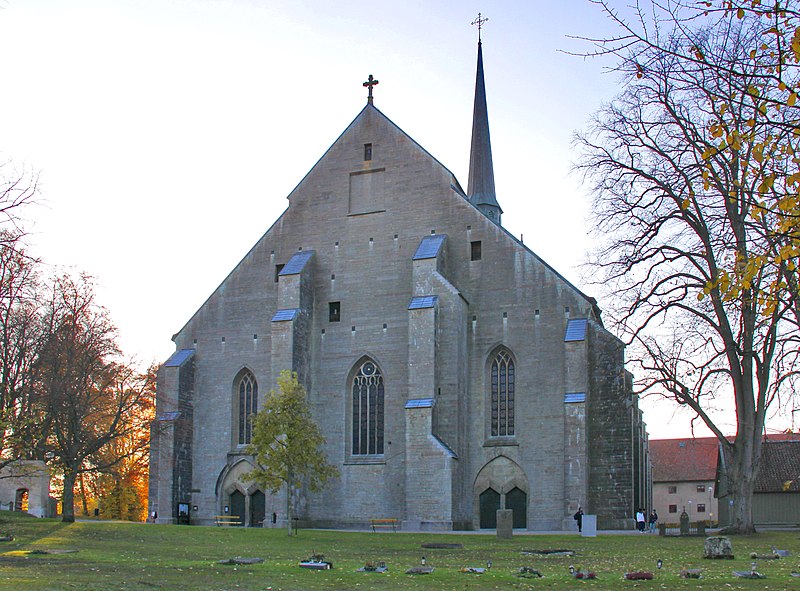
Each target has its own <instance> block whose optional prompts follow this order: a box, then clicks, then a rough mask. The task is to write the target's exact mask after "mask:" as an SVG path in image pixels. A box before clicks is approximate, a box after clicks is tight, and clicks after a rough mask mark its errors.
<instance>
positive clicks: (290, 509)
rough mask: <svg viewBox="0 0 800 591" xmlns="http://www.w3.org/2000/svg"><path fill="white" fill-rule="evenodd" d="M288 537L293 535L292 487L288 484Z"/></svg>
mask: <svg viewBox="0 0 800 591" xmlns="http://www.w3.org/2000/svg"><path fill="white" fill-rule="evenodd" d="M286 535H288V536H291V535H292V486H291V484H289V483H288V482H287V483H286Z"/></svg>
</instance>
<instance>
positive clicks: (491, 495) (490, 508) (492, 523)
mask: <svg viewBox="0 0 800 591" xmlns="http://www.w3.org/2000/svg"><path fill="white" fill-rule="evenodd" d="M499 508H500V493H499V492H497V491H496V490H494V489H493V488H487V489H486V490H485V491H483V492H482V493H481V496H480V516H481V517H480V519H481V529H494V528H496V527H497V510H498V509H499Z"/></svg>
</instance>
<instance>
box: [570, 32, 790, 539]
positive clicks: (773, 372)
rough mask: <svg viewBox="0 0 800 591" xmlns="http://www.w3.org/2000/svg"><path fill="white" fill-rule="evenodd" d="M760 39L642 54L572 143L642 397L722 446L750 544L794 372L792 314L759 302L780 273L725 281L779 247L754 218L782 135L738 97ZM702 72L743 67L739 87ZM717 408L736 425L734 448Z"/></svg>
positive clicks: (728, 39) (599, 263)
mask: <svg viewBox="0 0 800 591" xmlns="http://www.w3.org/2000/svg"><path fill="white" fill-rule="evenodd" d="M682 26H683V24H680V26H678V25H676V27H677V28H676V30H675V31H673V34H672V35H666V37H661V39H662V41H663V43H664V44H665V45H666V46H667V48H668V49H669V47H673V49H675V48H677V47H679V46H680V44H681V43H683V42H684V40H685V36H683V34H682V30H681V29H680V27H682ZM759 33H760V29H758V28H757V27H756V26H755V25H754V24H753V23H752V21H748V20H747V19H744V20H741V21H738V20H736V19H729V20H727V21H723V22H721V23H717V25H716V26H715V27H713V28H710V29H703V30H698V31H693V33H692V38H693V40H694V43H695V48H696V50H697V51H698V52H701V53H702V54H703V56H704V59H703V60H696V61H693V62H687V61H686V60H684V59H682V58H681V56H680V55H676V54H677V53H679V52H677V50H676V51H670V50H667V51H663V50H662V49H661V48H660V46H658V45H656V46H646V45H644V46H642V45H634V46H633V48H632V49H630V50H631V51H632V53H631V54H629V55H628V57H629V61H628V62H625V64H624V65H623V67H621V68H620V69H621V71H624V72H625V73H626V75H627V77H626V79H625V85H626V86H625V90H624V91H623V93H622V94H621V95H620V96H619V97H617V98H616V99H615V100H614V101H613V102H612V103H611V104H609V105H607V106H605V107H604V108H603V109H602V110H601V111H600V112H599V113H598V114H597V116H596V118H595V119H594V121H593V123H592V126H591V129H590V131H589V132H588V133H586V134H584V135H580V136H578V138H577V143H578V145H579V146H580V147H581V148H582V159H581V160H580V163H579V164H578V168H579V170H582V171H583V172H584V173H585V175H586V178H587V179H588V180H589V182H591V184H592V189H593V195H594V207H593V217H594V220H595V227H596V231H597V237H598V239H599V241H600V244H601V247H600V248H599V250H598V251H597V254H596V257H594V258H595V260H594V261H593V264H594V265H595V266H596V268H597V269H598V270H599V271H598V272H599V273H600V277H599V279H600V282H602V283H603V284H604V285H605V286H606V287H607V288H608V289H609V290H610V291H611V292H612V293H613V294H614V295H615V296H616V299H617V301H618V303H619V305H618V308H617V310H616V311H615V314H616V318H615V321H616V325H617V327H618V329H619V330H620V332H621V333H623V334H624V335H625V337H626V338H627V340H628V342H629V343H631V345H632V346H631V347H630V351H631V353H632V354H633V355H634V356H636V357H637V359H635V361H636V362H637V363H638V364H639V371H637V372H635V373H636V374H637V388H638V390H639V391H640V392H641V393H644V394H648V393H651V394H652V393H655V394H660V395H663V396H666V397H669V398H671V399H673V400H675V401H677V402H678V403H680V404H683V405H686V406H688V407H689V408H691V409H692V410H693V411H694V412H695V413H696V415H697V417H699V419H700V420H702V421H703V422H704V423H705V424H706V425H707V426H708V428H709V429H711V431H712V432H714V434H715V435H716V436H717V437H718V439H719V441H720V444H721V446H722V447H723V448H724V449H725V451H726V454H727V457H729V458H731V464H730V465H729V467H728V468H729V470H728V476H729V480H728V482H727V483H724V484H726V485H727V490H728V492H729V494H730V498H731V499H732V500H733V508H732V509H733V510H732V523H731V530H732V531H736V532H740V533H749V532H752V531H754V527H753V520H752V493H753V486H754V479H755V476H756V474H757V471H758V467H759V465H758V464H759V459H760V450H761V441H762V433H763V430H764V425H765V420H766V417H767V412H768V409H769V408H770V406H771V405H773V404H775V402H776V401H778V400H780V398H781V397H782V396H790V395H791V394H792V393H793V388H792V385H793V383H794V380H795V379H796V373H797V369H796V368H798V367H800V365H799V364H798V361H799V360H798V359H797V357H798V347H797V344H798V340H797V338H798V335H797V326H796V324H794V323H793V322H790V320H791V303H790V302H789V301H788V300H787V299H785V298H780V299H778V300H776V301H773V302H772V303H771V305H765V303H764V302H763V301H762V300H761V299H760V298H761V297H762V296H763V294H765V293H769V292H770V286H771V285H773V284H775V283H776V281H777V282H778V283H780V278H779V277H778V276H777V275H778V274H779V273H780V269H779V267H777V266H775V265H774V264H771V263H770V262H769V261H765V260H762V261H761V264H756V266H755V267H754V268H752V269H751V272H750V274H749V277H748V280H747V281H743V282H740V284H739V286H738V288H737V289H735V290H734V289H729V287H730V282H731V281H732V279H731V275H730V273H728V272H726V270H727V269H730V268H731V264H734V265H736V264H738V263H741V262H747V264H755V263H753V261H754V260H755V259H754V258H753V257H752V256H751V255H752V254H753V252H763V251H766V250H769V248H771V246H770V244H769V240H770V237H769V236H768V233H767V228H768V226H769V223H770V220H769V216H768V215H767V216H762V215H754V214H753V210H754V208H758V207H759V204H760V203H762V194H763V187H762V182H763V175H761V174H758V173H757V167H758V166H759V165H760V162H759V158H758V156H757V154H756V152H757V150H758V146H759V144H761V145H763V142H764V139H765V138H766V136H768V135H770V134H773V135H774V134H781V133H786V130H785V129H781V128H780V127H779V126H775V125H773V124H771V123H770V122H768V121H765V120H764V119H763V118H761V119H759V118H758V117H755V116H754V110H758V109H759V108H760V107H759V105H758V104H757V103H754V101H753V100H751V99H750V98H748V95H747V94H745V95H742V94H741V87H742V85H744V88H747V87H748V85H749V84H752V82H753V80H755V77H757V76H758V75H759V71H758V69H757V67H755V66H757V64H753V63H752V62H750V67H749V69H748V59H750V57H749V56H750V48H751V47H752V44H753V42H754V39H755V38H756V37H757V36H758V35H759ZM669 40H671V41H669ZM670 42H671V43H673V44H674V45H673V46H670V45H669V43H670ZM620 51H621V50H620ZM706 63H714V64H719V65H723V66H724V64H729V65H735V67H736V70H737V74H736V76H722V75H720V71H722V69H720V68H709V67H706V65H705V64H706ZM642 64H646V67H643V66H642ZM730 69H732V68H729V70H730ZM747 76H751V80H749V81H748V80H747ZM720 97H722V99H721V98H720ZM731 97H734V98H733V99H731ZM737 97H738V98H737ZM723 102H724V103H725V105H726V107H724V109H725V110H726V111H728V112H727V115H726V122H727V127H726V129H725V130H723V131H722V132H720V128H719V127H718V124H719V121H720V113H719V110H720V109H721V108H723V107H722V106H721V104H722V103H723ZM731 111H733V112H731ZM721 136H722V138H721ZM721 139H722V140H724V141H725V147H726V148H729V149H720V148H721ZM720 409H721V410H723V411H724V410H726V409H727V411H728V416H733V417H734V419H733V420H732V421H731V422H733V423H735V425H736V433H735V435H734V436H733V439H732V440H729V439H728V438H727V437H726V435H728V433H725V432H724V429H723V428H722V427H721V426H720V421H719V419H718V416H719V415H717V414H716V411H718V410H720Z"/></svg>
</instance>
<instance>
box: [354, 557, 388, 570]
mask: <svg viewBox="0 0 800 591" xmlns="http://www.w3.org/2000/svg"><path fill="white" fill-rule="evenodd" d="M388 571H389V567H388V566H386V563H385V562H384V561H383V560H378V561H377V562H368V563H367V564H365V565H364V566H362V567H361V568H359V569H358V570H356V572H359V573H385V572H388Z"/></svg>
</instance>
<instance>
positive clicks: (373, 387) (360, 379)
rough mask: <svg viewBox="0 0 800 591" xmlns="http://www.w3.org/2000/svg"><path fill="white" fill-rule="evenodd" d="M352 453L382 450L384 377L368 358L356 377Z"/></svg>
mask: <svg viewBox="0 0 800 591" xmlns="http://www.w3.org/2000/svg"><path fill="white" fill-rule="evenodd" d="M352 392H353V455H375V454H382V453H383V376H382V375H381V372H380V369H378V366H377V365H376V364H375V362H374V361H372V360H370V359H367V360H365V361H362V362H360V365H359V367H358V369H357V371H356V374H355V376H353V389H352Z"/></svg>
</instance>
